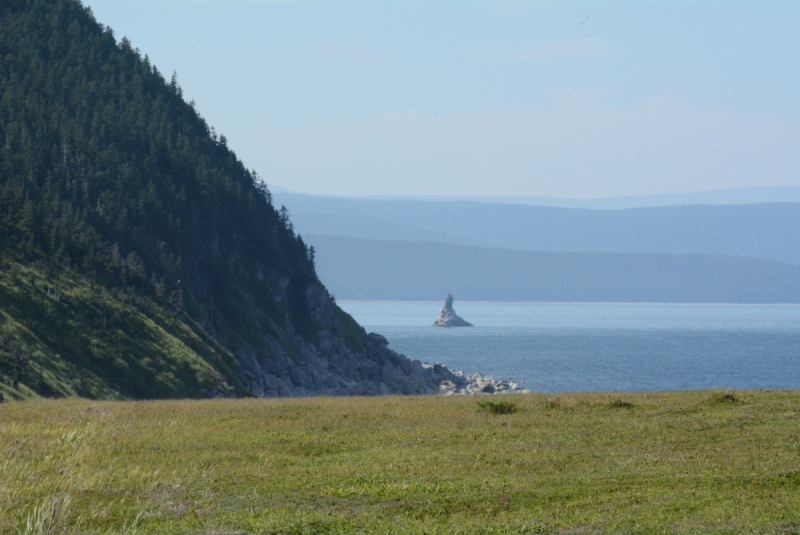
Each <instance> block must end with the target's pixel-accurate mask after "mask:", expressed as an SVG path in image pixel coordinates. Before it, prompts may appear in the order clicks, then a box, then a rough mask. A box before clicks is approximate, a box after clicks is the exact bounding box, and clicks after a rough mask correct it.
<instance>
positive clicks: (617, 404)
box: [611, 398, 633, 409]
mask: <svg viewBox="0 0 800 535" xmlns="http://www.w3.org/2000/svg"><path fill="white" fill-rule="evenodd" d="M611 406H612V407H613V408H615V409H632V408H633V403H631V402H630V401H625V400H624V399H622V398H616V399H614V400H612V401H611Z"/></svg>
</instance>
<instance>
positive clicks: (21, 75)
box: [0, 0, 437, 398]
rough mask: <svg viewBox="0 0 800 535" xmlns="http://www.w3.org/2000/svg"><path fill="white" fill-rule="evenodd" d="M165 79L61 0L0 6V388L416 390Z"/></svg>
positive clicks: (155, 394)
mask: <svg viewBox="0 0 800 535" xmlns="http://www.w3.org/2000/svg"><path fill="white" fill-rule="evenodd" d="M381 340H382V339H381V338H380V337H378V338H375V339H374V340H373V342H374V343H372V344H368V343H367V333H366V332H365V331H364V329H362V328H361V327H360V326H359V325H358V324H357V323H356V322H355V321H353V319H352V318H350V317H349V316H347V314H345V313H344V312H342V311H341V310H340V309H339V308H338V307H337V306H336V304H335V302H334V301H333V300H332V299H331V297H330V295H329V294H328V292H327V291H326V290H325V288H324V286H322V284H321V283H320V282H319V280H318V278H317V275H316V271H315V258H314V250H313V248H310V247H307V246H306V244H305V243H304V242H303V239H302V238H301V237H300V236H299V235H298V234H297V233H296V232H295V230H294V228H293V226H292V223H291V221H290V220H289V215H288V212H287V211H286V210H285V209H276V208H275V207H274V206H273V201H272V196H271V193H270V192H269V190H268V189H267V186H266V185H265V183H264V182H263V181H262V180H261V179H260V178H259V177H258V176H257V174H256V172H255V171H251V170H248V169H247V168H246V167H245V166H244V164H243V163H242V162H241V161H240V160H239V159H238V158H237V157H236V155H235V154H234V152H233V151H232V150H231V149H230V148H229V147H228V146H227V140H226V139H225V136H224V135H221V134H219V135H218V134H217V133H216V132H215V131H214V129H213V128H212V127H210V126H209V125H208V124H207V123H206V121H205V120H204V119H203V118H202V116H201V115H200V114H199V113H198V111H197V110H196V109H195V107H194V104H193V103H187V102H185V101H184V99H183V96H182V90H181V88H180V86H179V85H178V83H177V79H176V77H175V76H174V75H173V76H172V77H167V78H165V77H164V76H163V75H162V74H161V73H160V72H159V71H158V69H157V68H156V67H155V66H154V65H153V64H152V63H151V62H150V60H149V59H148V57H147V56H146V55H143V54H142V53H141V52H140V51H139V50H137V49H134V48H133V47H132V45H131V44H130V42H129V41H128V40H126V39H122V40H119V41H118V40H117V39H116V38H115V36H114V34H113V31H112V30H111V29H110V28H108V27H105V26H103V25H102V24H99V23H98V22H97V21H96V20H95V19H94V16H93V15H92V13H91V10H90V9H89V8H86V7H84V6H83V5H82V4H81V3H80V2H79V1H78V0H7V1H4V2H2V3H0V394H3V395H4V397H9V398H26V397H34V396H48V397H49V396H70V395H80V396H85V397H104V398H115V397H119V398H165V397H205V396H219V395H224V396H243V395H251V394H256V395H272V396H278V395H308V394H313V393H329V394H349V393H378V392H384V393H385V392H405V393H413V392H420V391H426V392H427V391H435V389H436V388H437V384H436V382H435V380H434V378H432V377H431V376H430V373H429V372H423V371H422V368H421V367H420V366H412V365H411V364H410V363H409V362H408V361H407V359H405V358H404V357H402V356H400V355H396V354H394V353H393V352H391V351H390V350H388V349H386V347H385V340H383V342H382V341H381Z"/></svg>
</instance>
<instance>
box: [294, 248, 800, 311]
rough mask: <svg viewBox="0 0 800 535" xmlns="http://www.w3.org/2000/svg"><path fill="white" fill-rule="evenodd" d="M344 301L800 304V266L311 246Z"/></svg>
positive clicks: (700, 258)
mask: <svg viewBox="0 0 800 535" xmlns="http://www.w3.org/2000/svg"><path fill="white" fill-rule="evenodd" d="M306 239H307V240H308V241H309V242H310V243H312V244H313V245H314V247H315V248H316V250H317V270H318V272H319V274H320V277H321V278H322V279H323V280H325V281H326V283H327V285H328V288H330V290H331V291H332V292H333V293H334V294H335V296H336V297H337V298H339V299H355V300H371V299H376V300H440V299H442V298H443V297H444V295H446V294H447V293H448V292H451V293H452V294H453V295H455V296H457V297H458V299H460V300H486V301H585V302H592V301H596V302H600V301H605V302H607V301H622V302H697V303H703V302H705V303H708V302H736V303H787V302H792V303H797V302H800V266H793V265H788V264H784V263H780V262H774V261H769V260H761V259H750V258H737V257H729V256H712V255H646V254H615V253H546V252H533V251H511V250H502V249H486V248H479V247H467V246H460V245H452V244H443V243H430V242H408V241H375V240H361V239H355V238H346V237H336V236H307V237H306Z"/></svg>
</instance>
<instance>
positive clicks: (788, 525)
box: [0, 391, 800, 534]
mask: <svg viewBox="0 0 800 535" xmlns="http://www.w3.org/2000/svg"><path fill="white" fill-rule="evenodd" d="M483 399H485V398H483ZM502 399H503V400H509V401H511V402H513V403H515V404H516V406H517V411H516V412H513V413H510V414H494V413H492V412H490V411H489V410H479V411H476V409H478V408H479V407H478V404H477V402H478V401H479V400H478V399H476V398H467V397H385V398H338V399H330V398H315V399H299V400H298V399H291V400H289V399H283V400H236V401H233V400H209V401H154V402H89V401H82V400H61V401H27V402H13V403H5V404H2V405H0V448H2V449H1V450H0V451H2V455H1V456H0V532H2V533H16V532H20V533H98V534H100V533H142V534H144V533H196V534H206V533H230V532H245V533H250V534H258V533H540V532H543V533H784V534H785V533H798V532H800V392H799V391H746V392H731V393H723V392H712V391H693V392H672V393H649V394H647V393H644V394H642V393H640V394H568V395H554V396H548V395H541V394H530V395H517V396H511V397H505V398H502Z"/></svg>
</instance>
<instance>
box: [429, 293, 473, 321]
mask: <svg viewBox="0 0 800 535" xmlns="http://www.w3.org/2000/svg"><path fill="white" fill-rule="evenodd" d="M433 326H434V327H472V324H471V323H470V322H468V321H466V320H465V319H464V318H462V317H460V316H459V315H458V314H456V311H455V310H453V296H452V295H450V294H447V297H445V298H444V307H443V308H442V310H441V312H439V317H438V318H436V321H434V322H433Z"/></svg>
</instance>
